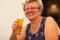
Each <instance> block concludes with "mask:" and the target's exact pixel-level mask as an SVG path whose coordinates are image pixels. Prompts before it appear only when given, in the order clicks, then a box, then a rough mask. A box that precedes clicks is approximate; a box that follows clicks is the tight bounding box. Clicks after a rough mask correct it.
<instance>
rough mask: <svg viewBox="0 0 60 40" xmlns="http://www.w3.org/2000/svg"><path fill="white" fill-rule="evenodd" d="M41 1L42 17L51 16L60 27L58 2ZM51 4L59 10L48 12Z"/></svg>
mask: <svg viewBox="0 0 60 40" xmlns="http://www.w3.org/2000/svg"><path fill="white" fill-rule="evenodd" d="M42 1H43V4H44V10H43V13H42V15H43V16H52V17H53V18H54V19H55V20H56V22H57V24H58V25H59V27H60V0H42ZM52 4H56V5H57V8H58V9H59V11H58V12H49V11H48V10H49V8H50V6H51V5H52Z"/></svg>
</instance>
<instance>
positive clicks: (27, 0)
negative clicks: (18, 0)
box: [23, 0, 43, 10]
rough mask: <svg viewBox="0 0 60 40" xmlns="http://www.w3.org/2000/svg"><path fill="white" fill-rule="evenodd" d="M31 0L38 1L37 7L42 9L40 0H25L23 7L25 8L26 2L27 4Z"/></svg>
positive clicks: (31, 0)
mask: <svg viewBox="0 0 60 40" xmlns="http://www.w3.org/2000/svg"><path fill="white" fill-rule="evenodd" d="M33 1H36V2H38V4H39V8H40V9H41V10H43V3H42V0H26V1H25V3H24V5H23V9H24V8H25V6H26V4H28V3H30V2H33Z"/></svg>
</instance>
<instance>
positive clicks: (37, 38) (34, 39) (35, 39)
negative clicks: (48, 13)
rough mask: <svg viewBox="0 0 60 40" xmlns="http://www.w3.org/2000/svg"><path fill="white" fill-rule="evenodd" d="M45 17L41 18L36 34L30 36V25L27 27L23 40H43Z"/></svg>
mask: <svg viewBox="0 0 60 40" xmlns="http://www.w3.org/2000/svg"><path fill="white" fill-rule="evenodd" d="M45 20H46V17H43V18H42V21H41V24H40V28H39V30H38V32H37V33H35V34H33V35H32V34H31V31H30V24H28V25H27V30H26V38H25V40H45V37H44V23H45Z"/></svg>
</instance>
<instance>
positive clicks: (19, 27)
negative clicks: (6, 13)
mask: <svg viewBox="0 0 60 40" xmlns="http://www.w3.org/2000/svg"><path fill="white" fill-rule="evenodd" d="M17 21H18V27H17V28H16V30H15V31H16V33H17V34H20V32H21V29H22V25H23V21H24V19H17Z"/></svg>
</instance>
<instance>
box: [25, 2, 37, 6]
mask: <svg viewBox="0 0 60 40" xmlns="http://www.w3.org/2000/svg"><path fill="white" fill-rule="evenodd" d="M28 6H38V2H30V3H28V4H26V6H25V7H28Z"/></svg>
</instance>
